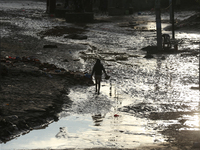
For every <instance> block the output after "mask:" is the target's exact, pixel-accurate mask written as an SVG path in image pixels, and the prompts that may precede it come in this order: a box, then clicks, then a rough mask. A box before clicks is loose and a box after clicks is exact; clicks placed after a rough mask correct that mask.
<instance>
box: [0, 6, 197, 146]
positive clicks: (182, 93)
mask: <svg viewBox="0 0 200 150" xmlns="http://www.w3.org/2000/svg"><path fill="white" fill-rule="evenodd" d="M13 4H15V3H13ZM42 4H44V3H40V2H39V3H38V5H37V6H38V7H32V5H28V4H27V3H26V4H25V6H23V5H22V4H17V5H16V6H15V7H16V8H22V7H26V9H27V10H26V9H21V12H20V13H24V12H26V13H29V14H34V15H36V16H37V14H39V13H38V12H37V11H33V10H32V11H28V9H30V7H31V9H38V8H39V9H40V10H41V9H43V10H44V9H45V6H46V5H42ZM3 7H4V9H11V11H12V7H13V6H12V5H10V3H5V4H4V6H3ZM193 13H194V12H188V13H182V14H176V16H177V17H179V18H181V20H182V19H185V18H186V17H188V16H189V15H191V14H193ZM185 14H187V15H188V16H186V15H185ZM144 17H145V16H142V17H141V18H144ZM162 17H163V18H164V19H166V18H168V17H169V16H168V14H163V15H162ZM44 19H45V21H44V20H37V21H35V20H34V21H32V20H26V18H20V17H19V18H17V19H15V20H11V23H13V24H14V23H17V25H18V26H20V27H24V29H27V30H24V32H23V34H25V35H29V34H30V35H32V36H33V35H34V36H36V35H35V30H37V31H38V32H39V31H41V30H43V29H45V28H48V27H53V26H58V25H60V24H62V25H64V26H69V24H67V23H65V22H60V24H59V21H56V20H54V22H53V23H52V20H48V19H47V18H45V16H44ZM46 19H47V20H46ZM151 19H153V20H154V19H155V16H153V15H152V16H151ZM22 20H23V22H22ZM6 21H8V20H4V22H6ZM9 22H10V21H9ZM87 28H88V29H90V30H89V31H88V32H87V33H86V34H87V35H88V40H87V41H78V40H77V41H75V40H66V39H63V37H45V39H46V40H48V41H54V42H58V43H63V44H67V43H70V44H74V45H76V44H79V45H81V44H82V45H86V44H87V45H88V47H90V48H91V47H92V46H94V47H96V48H97V54H98V53H99V52H102V51H109V52H111V51H112V52H116V53H118V52H125V53H128V54H131V55H137V56H138V57H129V58H128V59H127V60H126V61H120V60H118V61H103V63H104V64H105V66H106V70H107V71H108V74H109V75H111V80H110V81H104V82H103V84H102V85H103V86H102V88H101V91H102V94H101V95H100V96H96V95H94V92H93V90H94V87H90V88H88V87H84V88H83V87H75V88H74V89H72V91H71V93H70V95H69V96H70V98H71V100H72V101H73V104H72V106H71V107H70V108H67V110H65V111H64V112H63V113H61V116H62V117H61V119H60V120H59V121H58V122H55V123H53V124H50V125H49V126H48V127H47V128H46V129H45V130H34V131H31V132H30V133H29V134H26V135H23V136H20V137H19V138H17V139H14V140H12V141H9V142H8V143H7V144H2V145H1V148H2V149H5V150H6V149H16V147H17V149H29V148H31V149H36V148H40V149H41V148H57V149H58V148H60V149H61V148H91V147H108V148H116V147H117V148H134V147H137V146H139V145H141V144H146V143H156V141H157V142H158V143H162V142H163V140H164V138H163V137H162V135H160V134H159V133H158V132H157V131H159V129H157V127H158V126H159V125H161V126H168V125H170V124H177V123H180V122H178V121H179V120H181V119H186V121H185V122H184V123H185V125H187V128H182V129H180V130H199V125H200V124H199V114H198V113H197V114H195V115H183V116H181V117H180V118H177V119H176V120H150V119H144V118H143V119H142V118H139V117H136V116H135V115H136V114H137V113H135V112H134V111H133V110H130V111H128V112H123V111H119V110H118V108H122V110H124V109H125V108H124V106H129V105H130V106H131V105H133V106H134V105H136V104H139V103H144V104H146V105H147V106H149V107H150V108H153V110H155V111H157V112H164V111H174V112H176V111H193V110H197V111H198V110H199V91H195V90H191V89H190V87H191V86H193V85H197V83H198V64H199V63H198V57H195V56H187V57H181V55H180V54H175V55H165V60H161V55H158V56H155V58H154V59H151V60H147V59H144V58H143V57H144V55H145V54H146V53H145V52H143V51H141V48H144V47H146V46H148V45H155V44H156V34H155V32H137V31H133V30H130V29H127V28H121V27H119V26H118V25H116V23H105V22H104V23H97V24H88V25H87ZM4 32H5V33H4V34H7V30H5V31H4ZM163 32H166V33H169V34H170V35H171V32H168V31H163ZM176 38H177V39H178V40H183V41H182V42H181V44H180V45H179V49H180V50H185V49H191V50H193V49H198V48H199V47H198V46H199V45H198V43H197V42H198V41H199V40H200V36H199V34H194V33H192V34H190V33H183V32H176ZM190 43H193V44H190ZM82 49H83V50H85V47H82ZM88 49H89V48H88ZM99 55H100V54H99ZM48 57H49V56H48V55H47V58H48ZM105 57H108V56H105ZM109 57H110V56H109ZM48 60H51V61H52V62H54V63H55V64H58V65H59V64H61V62H59V61H60V59H54V58H53V55H51V58H50V59H48ZM82 61H83V60H82ZM84 65H85V66H84V67H83V68H81V69H83V71H88V70H89V69H91V66H92V63H91V61H90V60H86V61H84ZM88 68H89V69H88ZM111 85H112V86H111ZM110 87H112V89H111V93H112V95H111V96H110ZM166 104H167V105H169V106H170V109H164V108H163V107H162V106H163V105H166ZM179 106H180V107H179ZM185 106H186V107H185ZM66 112H69V113H67V115H65V113H66ZM144 113H148V112H144ZM115 114H117V115H119V117H114V115H115ZM138 114H139V113H138ZM95 115H96V120H95V119H94V118H95V117H94V116H95ZM98 115H101V117H100V118H98V117H99V116H98ZM178 119H179V120H178ZM61 128H62V129H63V131H62V133H61V132H60V129H61ZM162 129H163V128H161V129H160V130H162ZM56 135H57V138H56Z"/></svg>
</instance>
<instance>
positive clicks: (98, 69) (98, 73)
mask: <svg viewBox="0 0 200 150" xmlns="http://www.w3.org/2000/svg"><path fill="white" fill-rule="evenodd" d="M102 71H103V72H104V73H105V75H106V76H108V75H107V74H106V71H105V68H104V67H103V65H102V63H101V61H100V60H99V59H97V61H96V63H95V65H94V67H93V70H92V74H91V78H92V76H93V74H94V78H95V86H96V92H98V94H99V92H100V86H101V79H102Z"/></svg>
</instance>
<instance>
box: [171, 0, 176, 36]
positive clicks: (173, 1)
mask: <svg viewBox="0 0 200 150" xmlns="http://www.w3.org/2000/svg"><path fill="white" fill-rule="evenodd" d="M171 1H172V12H171V14H172V20H171V21H172V39H175V33H174V5H175V0H171Z"/></svg>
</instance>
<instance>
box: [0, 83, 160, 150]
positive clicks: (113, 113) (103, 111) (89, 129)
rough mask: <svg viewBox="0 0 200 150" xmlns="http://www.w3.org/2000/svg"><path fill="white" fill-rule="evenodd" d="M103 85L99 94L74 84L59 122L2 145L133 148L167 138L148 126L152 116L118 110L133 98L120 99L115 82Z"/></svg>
mask: <svg viewBox="0 0 200 150" xmlns="http://www.w3.org/2000/svg"><path fill="white" fill-rule="evenodd" d="M103 85H104V86H102V92H101V94H100V95H96V94H95V93H94V92H93V90H94V87H88V88H83V87H75V88H73V89H72V91H71V93H70V95H69V97H70V98H71V99H72V100H73V101H74V104H72V107H71V108H69V109H67V110H64V111H63V112H62V113H61V114H60V116H61V119H60V120H59V121H58V122H55V123H53V124H50V125H49V126H48V127H46V129H45V130H34V131H31V132H30V133H29V134H26V135H23V136H20V137H18V138H16V139H15V140H12V141H9V142H7V143H6V144H2V145H1V148H2V149H5V150H6V149H14V148H16V145H17V147H18V149H37V148H40V149H41V148H42V149H43V148H45V149H47V148H51V149H64V148H76V147H77V148H91V147H93V148H95V147H96V148H97V147H98V148H99V147H102V148H105V147H107V148H134V147H138V146H140V145H141V144H149V143H155V142H156V143H162V142H164V140H163V137H162V135H161V134H158V133H156V132H155V131H154V130H153V129H152V128H148V127H147V125H148V124H150V122H149V120H147V119H141V118H137V117H135V116H132V115H129V114H128V113H124V112H120V111H118V108H119V107H122V106H123V105H127V104H129V103H130V101H129V100H128V99H124V98H123V99H120V96H119V95H118V96H117V95H116V93H114V92H116V89H115V87H114V86H113V89H111V91H110V90H108V89H110V86H109V84H106V83H104V84H103ZM86 91H88V93H89V94H86V93H85V92H86ZM110 93H111V94H113V96H110ZM116 96H117V97H116ZM47 145H48V146H47Z"/></svg>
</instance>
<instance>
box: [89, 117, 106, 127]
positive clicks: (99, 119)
mask: <svg viewBox="0 0 200 150" xmlns="http://www.w3.org/2000/svg"><path fill="white" fill-rule="evenodd" d="M103 118H105V115H101V114H98V115H94V116H92V119H93V121H94V125H95V126H101V123H102V122H103Z"/></svg>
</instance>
